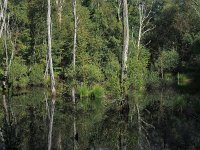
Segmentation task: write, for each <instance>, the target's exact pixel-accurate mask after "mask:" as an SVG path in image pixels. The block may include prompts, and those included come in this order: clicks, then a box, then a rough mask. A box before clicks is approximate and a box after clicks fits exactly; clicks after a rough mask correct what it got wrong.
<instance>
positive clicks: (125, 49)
mask: <svg viewBox="0 0 200 150" xmlns="http://www.w3.org/2000/svg"><path fill="white" fill-rule="evenodd" d="M122 2H123V31H124V43H123V52H122V75H121V82H122V83H123V82H124V80H125V79H126V77H127V60H128V47H129V22H128V4H127V0H123V1H122Z"/></svg>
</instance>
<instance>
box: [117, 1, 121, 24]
mask: <svg viewBox="0 0 200 150" xmlns="http://www.w3.org/2000/svg"><path fill="white" fill-rule="evenodd" d="M117 2H118V8H117V16H118V20H119V21H121V5H122V1H121V0H117Z"/></svg>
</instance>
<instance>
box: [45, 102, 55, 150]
mask: <svg viewBox="0 0 200 150" xmlns="http://www.w3.org/2000/svg"><path fill="white" fill-rule="evenodd" d="M50 107H51V108H49V105H48V102H47V98H46V109H47V113H48V118H49V133H48V150H51V147H52V131H53V119H54V111H55V99H54V98H52V101H51V106H50Z"/></svg>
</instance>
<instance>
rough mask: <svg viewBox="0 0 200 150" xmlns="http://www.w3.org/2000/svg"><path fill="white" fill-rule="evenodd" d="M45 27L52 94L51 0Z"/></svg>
mask: <svg viewBox="0 0 200 150" xmlns="http://www.w3.org/2000/svg"><path fill="white" fill-rule="evenodd" d="M47 27H48V59H49V61H48V62H49V69H50V79H51V91H52V94H53V95H55V94H56V89H55V78H54V72H53V60H52V53H51V48H52V47H51V37H52V36H51V29H52V24H51V0H48V13H47Z"/></svg>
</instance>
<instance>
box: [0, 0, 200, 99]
mask: <svg viewBox="0 0 200 150" xmlns="http://www.w3.org/2000/svg"><path fill="white" fill-rule="evenodd" d="M137 2H138V1H137V0H130V1H128V3H129V28H130V44H129V57H128V80H127V83H126V85H127V88H128V89H145V87H146V85H150V86H151V85H152V86H154V87H157V86H158V84H159V82H160V78H162V77H163V76H164V74H165V73H167V74H171V75H173V76H176V74H177V72H188V71H192V72H196V71H198V69H199V65H200V59H199V56H200V54H199V47H200V23H199V20H200V18H199V16H198V13H197V11H195V9H194V7H193V6H194V3H193V1H192V0H183V1H179V0H175V1H172V0H161V1H154V2H153V0H146V1H145V6H146V7H145V8H146V13H147V12H149V11H150V10H151V13H150V14H149V25H148V26H147V27H145V29H146V28H147V29H148V27H149V28H151V27H154V28H153V30H150V31H149V32H148V33H147V34H145V35H144V36H143V37H142V39H141V46H140V49H139V51H138V49H137V46H136V45H137V44H136V43H137V40H138V32H139V12H138V3H137ZM152 2H153V3H152ZM60 6H62V7H60ZM118 7H119V5H118V2H117V1H114V0H107V1H103V0H102V1H99V0H92V1H91V0H90V1H88V0H77V16H78V33H77V36H78V37H77V53H76V55H77V59H76V72H74V71H73V69H72V48H73V34H74V33H73V32H74V27H73V23H74V18H73V13H72V11H73V5H72V1H64V2H63V3H59V4H58V3H57V1H55V0H52V21H53V23H52V55H53V64H54V70H55V76H56V81H59V82H57V83H61V82H63V83H64V85H65V89H66V90H67V91H69V90H70V89H71V86H72V85H73V86H74V85H75V87H76V89H77V91H80V93H79V94H80V95H81V96H83V97H84V96H88V95H90V92H89V91H93V93H94V95H96V96H97V97H99V95H102V94H103V93H104V92H103V91H104V90H105V91H108V92H106V93H105V94H107V95H110V96H116V97H117V96H119V95H120V92H121V90H120V76H121V75H120V74H121V62H122V58H121V57H122V56H121V55H122V47H123V23H122V12H120V13H118ZM195 7H196V6H195ZM197 10H198V9H197ZM121 11H122V10H121ZM7 12H8V14H9V16H10V21H9V31H10V32H11V33H12V34H11V37H7V39H6V41H7V45H8V46H7V47H8V57H9V58H11V55H12V51H14V59H13V61H12V64H11V69H10V72H9V74H10V78H9V82H10V83H11V84H12V85H13V86H14V87H17V86H19V87H24V86H27V85H42V84H44V83H46V82H44V80H45V79H44V72H45V68H46V51H47V44H46V43H47V41H46V40H47V25H46V16H47V1H46V0H31V1H27V0H17V1H15V0H10V1H9V4H8V10H7ZM59 17H61V20H60V19H59ZM120 18H121V19H120ZM13 45H14V46H13ZM0 47H1V48H0V65H1V68H0V74H1V77H2V76H3V74H4V66H5V45H4V40H3V39H1V42H0ZM137 53H139V54H138V55H139V57H137ZM74 77H75V79H76V80H73V79H74ZM60 81H61V82H60Z"/></svg>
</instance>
